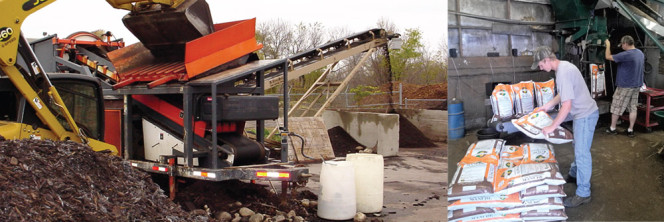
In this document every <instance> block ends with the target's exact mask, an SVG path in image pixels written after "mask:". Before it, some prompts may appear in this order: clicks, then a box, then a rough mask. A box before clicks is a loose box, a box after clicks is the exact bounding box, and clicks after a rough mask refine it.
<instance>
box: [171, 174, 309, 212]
mask: <svg viewBox="0 0 664 222" xmlns="http://www.w3.org/2000/svg"><path fill="white" fill-rule="evenodd" d="M273 183H274V186H275V188H277V189H278V188H280V183H279V182H273ZM306 192H308V193H305V194H303V195H309V193H311V192H310V191H306ZM311 194H312V195H313V196H306V197H308V198H304V199H309V200H317V199H318V196H316V194H313V193H311ZM301 199H302V198H298V197H297V196H296V197H292V196H287V197H285V198H282V197H281V196H280V195H278V194H276V193H274V192H272V191H271V190H269V189H267V187H266V186H264V185H259V184H252V183H245V182H242V181H238V180H228V181H221V182H210V181H195V182H193V183H191V185H188V186H187V187H186V188H183V189H181V190H179V191H178V193H177V196H176V198H175V202H176V203H179V204H180V205H182V206H190V207H192V208H193V209H204V208H205V206H206V205H207V207H208V208H209V209H210V211H211V214H213V215H215V214H217V213H221V212H228V213H230V214H231V215H232V214H234V213H238V212H239V211H240V208H242V207H246V208H249V209H251V210H253V211H254V212H256V213H261V214H266V215H276V214H277V211H280V212H284V213H288V212H289V211H291V210H294V211H295V213H296V214H297V215H299V216H302V217H303V218H307V217H309V216H311V215H312V214H311V213H310V212H309V211H310V210H313V209H315V208H307V207H304V206H302V204H301V201H300V200H301ZM236 202H239V204H236ZM193 209H192V210H193ZM313 215H315V214H313Z"/></svg>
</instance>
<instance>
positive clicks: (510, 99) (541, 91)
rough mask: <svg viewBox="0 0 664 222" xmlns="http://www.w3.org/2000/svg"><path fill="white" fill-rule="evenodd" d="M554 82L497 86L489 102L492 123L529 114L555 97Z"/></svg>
mask: <svg viewBox="0 0 664 222" xmlns="http://www.w3.org/2000/svg"><path fill="white" fill-rule="evenodd" d="M555 85H556V84H555V82H554V80H553V79H551V80H549V81H546V82H533V81H523V82H519V83H516V84H512V85H509V84H498V85H496V86H495V87H494V89H493V91H492V93H491V96H489V100H490V101H491V109H492V111H493V117H492V119H491V120H492V121H506V120H510V119H513V118H519V117H522V116H525V115H527V114H529V113H531V112H532V111H533V110H534V109H535V107H540V106H542V105H544V104H545V103H547V102H549V101H550V100H552V99H553V97H554V96H555Z"/></svg>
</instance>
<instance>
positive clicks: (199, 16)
mask: <svg viewBox="0 0 664 222" xmlns="http://www.w3.org/2000/svg"><path fill="white" fill-rule="evenodd" d="M149 7H150V8H149V9H145V10H141V11H140V12H131V13H129V14H127V15H126V16H124V18H122V22H123V23H124V25H125V26H126V27H127V29H129V31H131V33H133V34H134V36H136V38H138V40H139V41H141V42H142V43H143V45H145V47H146V48H148V49H149V50H150V51H151V52H152V54H153V55H154V56H155V57H177V58H183V57H184V51H185V44H186V43H187V42H189V41H191V40H194V39H197V38H200V37H202V36H205V35H208V34H210V33H212V32H214V25H213V23H212V15H211V14H210V7H209V6H208V4H207V2H205V0H187V1H185V2H184V3H182V4H180V5H178V6H177V7H176V8H164V7H165V6H163V5H159V4H152V5H150V6H149Z"/></svg>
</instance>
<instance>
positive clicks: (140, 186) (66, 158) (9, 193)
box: [0, 140, 208, 221]
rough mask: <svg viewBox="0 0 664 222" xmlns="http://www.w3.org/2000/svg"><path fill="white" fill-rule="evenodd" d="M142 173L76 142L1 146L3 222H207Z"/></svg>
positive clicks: (20, 142) (24, 142)
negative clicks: (167, 195)
mask: <svg viewBox="0 0 664 222" xmlns="http://www.w3.org/2000/svg"><path fill="white" fill-rule="evenodd" d="M207 219H208V217H207V216H196V215H194V214H190V213H187V212H185V211H183V210H182V209H181V208H180V206H178V205H177V204H175V203H173V202H172V201H170V200H169V199H168V197H166V196H165V195H164V194H163V191H162V190H161V189H160V188H159V186H158V185H156V184H155V183H154V182H152V180H151V179H150V176H149V175H148V174H146V173H144V172H140V171H138V170H135V169H133V168H132V167H131V166H130V165H129V163H128V162H126V161H123V160H122V159H121V158H120V157H117V156H111V155H108V154H105V153H100V152H94V151H92V150H91V149H90V148H89V147H88V146H85V145H82V144H79V143H75V142H54V141H50V140H9V141H1V142H0V221H205V220H207Z"/></svg>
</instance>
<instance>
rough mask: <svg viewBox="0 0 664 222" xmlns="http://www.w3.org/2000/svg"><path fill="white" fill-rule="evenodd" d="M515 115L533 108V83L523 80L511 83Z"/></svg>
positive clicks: (522, 113)
mask: <svg viewBox="0 0 664 222" xmlns="http://www.w3.org/2000/svg"><path fill="white" fill-rule="evenodd" d="M512 91H513V92H514V110H515V115H516V116H523V115H526V114H528V113H530V112H532V111H533V110H534V109H535V83H534V82H533V81H524V82H520V83H517V84H513V85H512Z"/></svg>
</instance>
